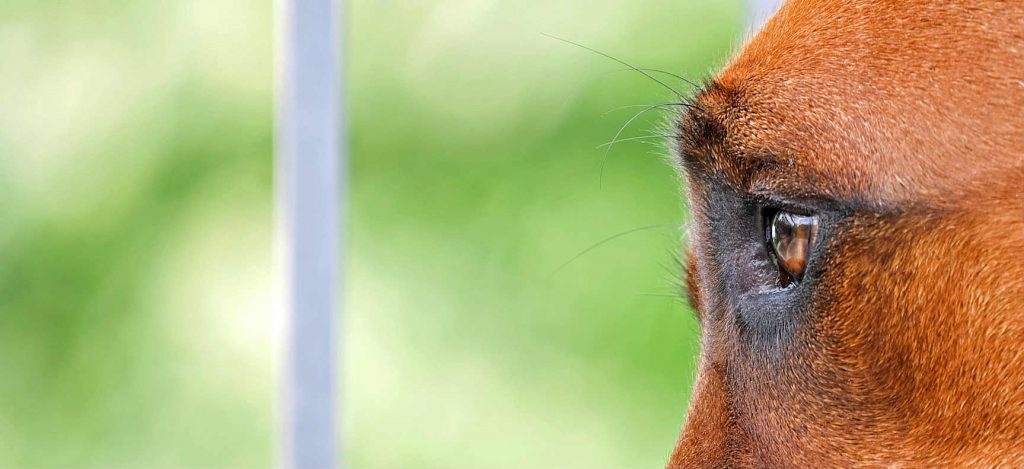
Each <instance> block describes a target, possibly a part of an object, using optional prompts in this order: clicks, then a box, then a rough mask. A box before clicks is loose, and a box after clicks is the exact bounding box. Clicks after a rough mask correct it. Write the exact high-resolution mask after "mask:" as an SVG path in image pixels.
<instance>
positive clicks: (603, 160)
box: [598, 103, 679, 187]
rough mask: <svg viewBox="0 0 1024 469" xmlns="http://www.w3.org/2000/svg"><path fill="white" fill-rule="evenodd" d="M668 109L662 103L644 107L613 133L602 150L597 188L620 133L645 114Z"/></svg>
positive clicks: (668, 106) (600, 184)
mask: <svg viewBox="0 0 1024 469" xmlns="http://www.w3.org/2000/svg"><path fill="white" fill-rule="evenodd" d="M671 104H672V105H674V104H679V103H671ZM670 107H671V106H670V105H666V104H664V103H662V104H652V105H650V106H647V107H645V108H644V109H642V110H641V111H640V112H638V113H636V114H633V117H630V118H629V120H627V121H626V123H625V124H622V127H619V131H618V132H615V136H614V137H612V139H611V141H610V142H608V143H607V145H608V146H607V147H606V148H605V150H604V155H602V156H601V174H600V176H599V177H598V187H604V167H605V163H607V162H608V154H609V153H611V151H612V147H613V146H615V144H616V143H618V142H619V137H621V136H622V132H625V131H626V129H627V128H628V127H629V125H630V124H632V123H633V122H634V121H636V120H637V119H639V118H640V116H643V115H644V114H647V113H648V112H651V111H653V110H655V109H666V108H670Z"/></svg>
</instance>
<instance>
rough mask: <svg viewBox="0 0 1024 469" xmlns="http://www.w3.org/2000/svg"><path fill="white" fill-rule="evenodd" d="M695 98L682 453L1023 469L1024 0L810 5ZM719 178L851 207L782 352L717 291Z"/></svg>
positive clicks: (687, 153) (684, 123) (789, 12)
mask: <svg viewBox="0 0 1024 469" xmlns="http://www.w3.org/2000/svg"><path fill="white" fill-rule="evenodd" d="M693 105H694V109H693V111H692V112H690V113H689V114H688V115H686V116H684V117H683V119H682V120H681V121H680V123H679V132H680V135H679V138H680V147H681V149H680V155H679V157H680V163H681V166H682V167H683V168H684V169H685V172H686V175H687V180H688V189H687V190H688V196H689V198H690V205H691V211H692V213H693V227H692V245H691V247H690V253H691V254H690V256H689V259H688V265H689V267H688V271H689V279H688V284H689V287H690V290H691V291H690V295H691V298H692V299H693V300H694V304H695V307H696V308H697V309H698V310H699V316H700V318H701V325H702V346H703V350H702V356H701V361H700V368H699V375H698V378H697V383H696V386H695V392H694V397H693V400H692V402H691V404H690V411H689V414H688V417H687V422H686V425H685V427H684V429H683V432H682V435H681V437H680V439H679V443H678V445H677V447H676V449H675V452H674V453H673V455H672V457H671V459H670V461H669V463H668V466H669V467H679V468H716V469H718V468H748V467H749V468H770V467H779V468H790V467H814V468H824V467H936V466H943V467H997V466H998V467H1024V2H1018V1H996V0H956V1H936V0H791V1H789V2H788V3H786V4H785V5H784V6H783V7H782V9H781V10H780V11H779V12H778V13H777V14H776V16H775V17H773V18H772V19H771V20H770V21H769V22H768V23H767V24H766V25H765V27H764V28H763V29H762V30H761V31H760V32H759V33H758V34H757V35H756V36H755V37H754V38H753V39H752V40H751V41H750V42H749V43H748V44H747V45H746V47H745V48H744V49H743V51H742V52H741V54H740V55H739V56H738V57H737V58H736V59H735V60H734V61H733V62H732V63H730V64H729V65H728V66H727V67H725V69H724V71H722V72H721V73H720V74H719V75H718V77H717V78H716V79H715V80H714V81H713V83H712V84H711V85H709V86H708V87H707V88H706V89H705V90H703V92H702V93H700V94H698V95H697V96H696V97H695V98H694V100H693ZM715 185H723V186H728V187H729V190H731V191H734V192H735V193H737V194H740V195H742V196H744V197H745V196H778V197H792V198H809V199H815V200H828V201H835V202H836V203H838V204H841V205H842V206H844V207H848V208H849V209H850V215H849V216H848V217H846V218H844V219H843V221H842V223H840V224H839V226H835V227H834V233H833V234H832V235H831V236H830V237H829V239H828V240H827V244H826V247H825V254H824V255H823V256H822V257H821V261H820V262H821V263H822V265H821V267H820V278H818V280H817V281H816V283H814V285H813V288H814V291H813V292H811V294H810V295H809V296H808V297H807V302H806V304H804V305H803V306H802V308H803V309H802V310H801V312H800V313H799V314H800V315H801V316H800V317H801V318H802V319H801V320H800V321H797V323H796V324H797V326H796V327H795V329H794V330H793V332H792V333H791V334H789V335H785V336H784V337H783V339H782V340H781V342H780V343H779V344H778V347H777V350H775V351H768V350H765V349H764V348H763V347H762V345H763V344H759V343H757V342H756V341H751V340H749V338H748V337H747V336H746V335H745V334H744V332H743V324H742V319H740V318H738V317H737V314H736V313H735V311H733V310H732V309H730V306H729V303H728V301H725V299H723V298H720V296H722V292H723V291H724V290H723V289H725V288H727V287H724V286H723V285H722V284H723V280H722V272H723V271H725V270H728V269H732V268H735V266H730V265H722V263H721V262H719V261H718V260H716V259H721V256H719V257H716V255H717V253H718V251H720V250H721V249H723V248H722V247H721V246H719V245H718V244H717V243H718V241H719V233H717V232H715V231H714V230H712V229H711V224H710V222H709V220H710V217H712V216H713V214H712V213H711V212H710V211H711V208H710V202H709V194H710V193H711V192H712V191H713V190H716V189H715V187H714V186H715ZM810 286H811V285H807V286H805V285H801V288H804V287H810ZM794 314H796V313H794Z"/></svg>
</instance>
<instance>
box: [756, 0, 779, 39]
mask: <svg viewBox="0 0 1024 469" xmlns="http://www.w3.org/2000/svg"><path fill="white" fill-rule="evenodd" d="M783 1H784V0H747V24H749V25H750V27H751V30H752V31H757V30H758V29H759V28H761V25H762V24H764V22H765V21H766V20H767V19H768V18H771V16H772V13H775V10H777V9H779V6H780V5H782V2H783Z"/></svg>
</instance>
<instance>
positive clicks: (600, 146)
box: [597, 134, 678, 148]
mask: <svg viewBox="0 0 1024 469" xmlns="http://www.w3.org/2000/svg"><path fill="white" fill-rule="evenodd" d="M677 137H678V136H677V135H671V134H654V135H640V136H636V137H626V138H620V139H618V140H616V141H614V142H606V143H602V144H600V145H598V146H597V148H604V147H607V146H610V145H612V144H614V143H618V142H629V141H633V140H650V139H655V138H669V139H671V138H677Z"/></svg>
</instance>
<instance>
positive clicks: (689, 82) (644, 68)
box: [639, 67, 701, 89]
mask: <svg viewBox="0 0 1024 469" xmlns="http://www.w3.org/2000/svg"><path fill="white" fill-rule="evenodd" d="M639 70H643V71H645V72H655V73H661V74H664V75H668V76H670V77H673V78H676V79H678V80H680V81H682V82H683V83H686V84H687V85H690V86H692V87H693V88H694V89H697V88H700V87H701V86H700V85H698V84H697V83H696V82H694V81H693V80H690V79H689V78H686V77H684V76H682V75H680V74H678V73H672V72H669V71H665V70H659V69H657V68H647V67H640V68H639Z"/></svg>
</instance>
